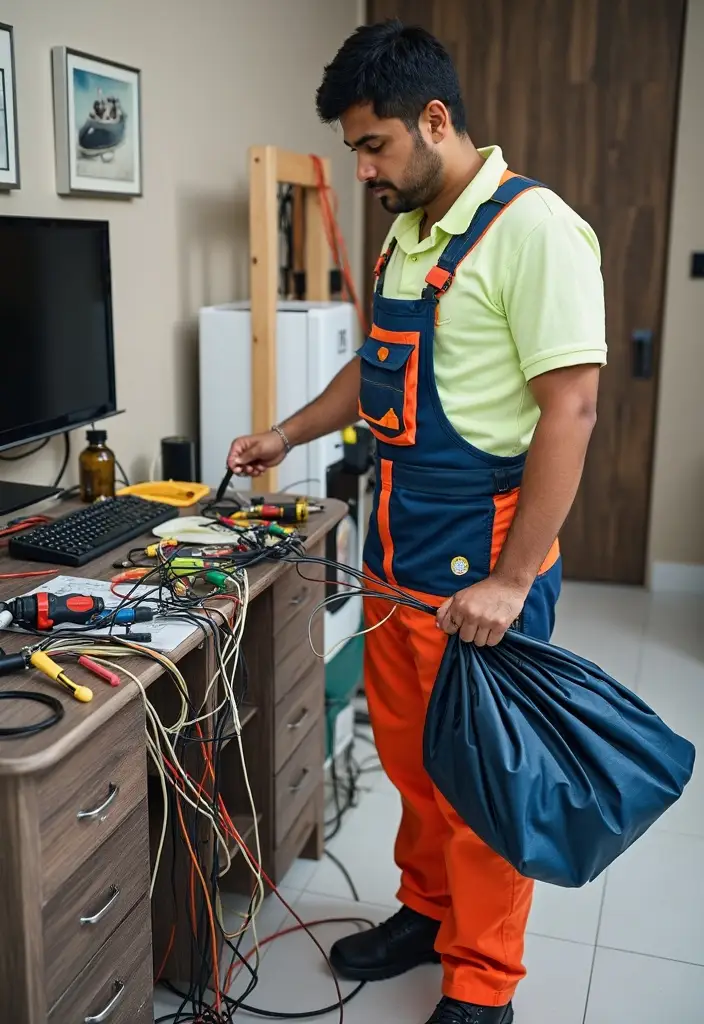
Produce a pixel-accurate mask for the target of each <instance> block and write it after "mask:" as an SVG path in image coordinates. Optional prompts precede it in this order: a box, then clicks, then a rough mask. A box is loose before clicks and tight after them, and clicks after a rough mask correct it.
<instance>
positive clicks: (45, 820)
mask: <svg viewBox="0 0 704 1024" xmlns="http://www.w3.org/2000/svg"><path fill="white" fill-rule="evenodd" d="M37 789H38V803H39V823H40V825H39V827H40V841H41V851H42V864H43V869H44V870H43V875H44V892H43V896H44V902H46V901H47V900H48V899H49V898H50V897H51V896H53V895H54V893H55V892H56V891H57V889H58V888H59V886H60V885H61V884H62V882H65V881H66V879H67V878H69V876H70V875H72V874H73V872H74V871H75V870H76V869H77V868H78V867H79V866H80V865H81V864H83V863H84V862H85V861H86V860H87V859H88V857H90V855H91V854H92V853H93V852H94V851H95V850H96V849H97V848H98V847H99V846H100V845H101V844H102V843H103V842H105V840H106V839H107V838H108V836H110V835H112V833H113V832H114V831H115V829H116V828H117V826H118V825H119V824H120V823H121V822H123V821H124V820H125V818H126V817H127V815H128V814H129V813H130V811H132V810H134V808H135V807H136V806H137V804H138V803H140V801H142V800H143V799H144V798H145V797H146V795H147V755H146V749H145V741H144V707H143V705H142V702H141V700H138V699H135V700H133V701H131V702H130V703H129V704H128V705H127V706H126V707H125V708H123V709H122V710H121V711H120V712H119V714H117V715H115V717H114V718H112V719H111V720H110V721H109V722H106V724H105V725H104V726H103V728H102V729H101V730H100V731H99V732H97V733H96V734H95V736H93V737H92V738H91V739H90V740H88V742H86V743H83V744H81V746H80V747H78V749H77V750H76V751H75V752H74V753H72V754H69V755H68V757H66V758H64V760H63V761H61V762H60V763H59V764H58V765H56V767H54V768H52V769H51V770H50V771H49V772H46V773H45V774H44V775H43V776H42V777H41V779H40V780H39V783H38V787H37Z"/></svg>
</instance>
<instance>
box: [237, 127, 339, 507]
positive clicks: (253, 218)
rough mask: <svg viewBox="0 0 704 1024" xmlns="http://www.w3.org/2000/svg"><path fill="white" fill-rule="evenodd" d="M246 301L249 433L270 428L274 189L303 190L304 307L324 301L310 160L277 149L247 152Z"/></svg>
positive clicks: (270, 481)
mask: <svg viewBox="0 0 704 1024" xmlns="http://www.w3.org/2000/svg"><path fill="white" fill-rule="evenodd" d="M321 164H322V172H323V180H324V183H325V184H326V185H330V181H331V178H330V160H329V159H327V158H321ZM249 172H250V174H249V181H250V187H249V237H250V273H251V276H250V296H251V300H250V301H251V311H252V431H253V433H255V434H257V433H261V432H264V431H266V430H269V428H270V427H271V425H272V423H274V422H276V384H277V382H276V311H277V305H278V301H279V294H278V292H279V288H278V283H279V214H278V186H279V185H280V184H288V185H294V186H297V187H298V188H300V189H302V190H303V205H304V214H305V248H304V257H305V260H304V262H305V280H306V299H307V300H308V301H309V302H328V301H329V299H330V249H329V245H328V240H327V235H326V233H325V226H324V221H323V211H322V204H321V201H320V193H319V191H318V188H317V181H316V174H315V166H314V163H313V159H312V157H311V156H309V155H307V154H304V153H293V152H290V151H288V150H285V149H279V148H278V147H277V146H252V147H251V148H250V151H249ZM257 486H258V488H260V489H261V490H262V491H274V490H276V470H269V471H267V472H266V473H265V474H264V475H263V476H262V477H260V478H259V479H258V482H257Z"/></svg>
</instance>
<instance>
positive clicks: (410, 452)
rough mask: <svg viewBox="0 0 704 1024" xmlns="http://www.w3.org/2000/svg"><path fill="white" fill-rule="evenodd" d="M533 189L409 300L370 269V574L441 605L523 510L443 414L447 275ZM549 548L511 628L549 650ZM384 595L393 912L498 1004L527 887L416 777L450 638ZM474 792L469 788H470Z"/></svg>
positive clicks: (373, 665) (381, 669) (519, 945)
mask: <svg viewBox="0 0 704 1024" xmlns="http://www.w3.org/2000/svg"><path fill="white" fill-rule="evenodd" d="M536 186H537V182H533V181H530V180H528V179H526V178H521V177H518V176H516V175H512V174H510V172H507V173H506V174H505V175H504V178H503V179H502V182H501V184H500V185H499V188H498V189H497V191H496V192H495V193H494V195H493V196H492V198H491V199H490V200H489V201H488V202H485V203H483V204H482V205H481V206H480V207H479V209H478V210H477V212H476V214H475V216H474V218H473V220H472V222H471V224H470V226H469V228H468V229H467V231H466V232H465V233H464V234H462V235H456V236H453V238H452V239H451V240H450V241H449V243H448V244H447V246H446V248H445V249H444V251H443V253H442V256H441V258H440V259H439V261H438V263H437V265H436V266H435V267H433V269H432V270H431V271H430V273H429V274H428V275H427V278H426V288H425V289H424V291H423V294H422V295H421V296H420V297H419V298H418V299H413V300H407V299H391V298H385V297H384V295H383V285H384V275H385V272H386V267H387V265H388V262H389V259H390V258H391V255H392V253H393V249H394V245H395V240H394V241H392V243H391V245H390V247H389V249H388V250H387V251H386V252H385V253H384V254H383V256H382V257H381V258H380V260H379V262H378V264H377V270H376V274H377V284H376V289H375V294H374V311H373V326H372V329H371V334H370V336H369V337H368V338H367V339H366V341H365V342H364V344H363V345H362V347H361V349H360V350H359V353H358V355H359V356H360V370H361V384H360V400H359V407H360V415H361V416H362V418H363V419H364V420H365V421H366V422H367V423H368V424H369V426H370V428H371V430H372V431H373V433H374V435H375V437H376V441H377V479H376V488H375V494H374V505H373V510H372V515H371V520H370V524H369V532H368V535H367V540H366V546H365V564H366V569H367V571H368V572H369V573H370V574H371V575H373V576H374V577H375V578H376V579H377V581H378V585H379V586H380V587H382V588H383V583H384V582H388V583H390V584H393V585H395V586H398V587H400V588H402V589H404V590H408V591H411V592H413V593H415V594H417V595H418V596H420V597H421V598H423V599H424V600H425V601H426V602H429V603H432V604H433V605H435V606H439V605H440V604H441V603H442V601H444V600H445V599H446V598H447V597H449V596H451V595H452V594H454V593H456V592H457V591H458V590H461V589H464V588H465V587H468V586H470V585H471V584H473V583H476V582H478V581H479V580H482V579H484V578H486V577H487V576H488V575H489V574H490V572H491V571H492V569H493V568H494V565H495V564H496V561H497V559H498V556H499V554H500V552H501V547H502V545H503V542H504V540H505V538H506V535H507V533H508V530H509V527H510V525H511V521H512V518H513V515H514V513H515V509H516V504H517V501H518V495H519V489H520V483H521V477H522V473H523V467H524V464H525V454H522V455H518V456H516V457H512V458H504V457H497V456H494V455H490V454H488V453H487V452H483V451H480V450H479V449H477V448H475V447H474V446H473V445H471V444H470V443H469V442H467V441H466V440H465V439H464V438H463V437H462V436H461V435H460V434H459V433H458V432H457V431H456V430H455V429H454V427H453V426H452V424H451V423H450V421H449V420H448V418H447V416H446V415H445V413H444V411H443V408H442V405H441V402H440V398H439V395H438V390H437V387H436V383H435V372H434V362H433V347H434V338H435V324H436V322H437V319H438V310H439V308H440V306H441V304H442V297H443V295H444V294H445V293H446V292H447V290H448V289H449V288H450V287H451V286H452V282H453V278H454V275H455V271H456V269H457V266H458V265H459V263H460V262H461V261H462V260H463V259H465V258H466V257H467V256H468V255H469V254H470V253H471V251H472V249H473V248H474V246H475V245H477V244H478V243H480V242H481V239H482V237H483V235H484V234H485V232H486V231H488V230H490V229H491V228H492V226H493V225H495V223H496V220H497V218H498V217H500V215H501V213H502V212H503V211H504V210H505V209H506V207H507V206H508V205H509V204H510V203H512V202H513V201H515V200H516V199H518V198H519V197H520V195H521V194H522V193H523V192H524V191H526V190H527V189H529V188H534V187H536ZM560 581H561V566H560V556H559V547H558V544H557V541H556V542H555V544H554V545H553V548H552V550H551V552H550V554H549V556H548V558H547V560H546V562H545V564H544V565H543V567H542V569H541V572H540V574H539V576H538V578H537V579H536V581H535V583H534V585H533V587H532V589H531V591H530V594H529V596H528V599H527V601H526V604H525V608H524V610H523V612H522V614H521V617H520V620H519V622H518V624H517V625H518V628H520V629H522V630H524V631H525V632H526V633H529V634H531V635H533V636H536V637H541V638H544V639H548V638H549V637H550V634H551V633H552V628H553V624H554V611H555V603H556V601H557V598H558V595H559V591H560ZM392 608H393V599H389V600H388V601H387V600H386V599H385V598H383V599H376V598H375V599H367V600H366V602H365V626H366V627H367V628H369V627H373V626H376V625H377V624H378V623H380V622H381V621H382V620H383V619H385V618H386V617H387V616H389V618H388V620H387V621H386V622H384V623H383V625H381V626H380V627H379V628H377V629H372V630H371V632H369V633H367V635H366V645H365V689H366V694H367V698H368V702H369V711H370V716H371V720H372V725H373V728H374V734H375V739H376V743H377V746H378V750H379V755H380V758H381V761H382V764H383V766H384V769H385V770H386V772H387V774H388V776H389V778H390V779H391V781H392V782H393V783H394V785H395V786H396V787H397V788H398V790H399V791H400V793H401V798H402V804H403V816H402V821H401V826H400V829H399V833H398V838H397V841H396V861H397V864H398V866H399V867H400V869H401V887H400V890H399V893H398V898H399V900H400V901H401V902H402V903H403V904H405V905H406V906H408V907H410V908H412V909H413V910H415V911H417V912H419V913H421V914H425V915H426V916H428V917H431V918H433V919H435V920H438V921H440V922H441V927H440V932H439V934H438V940H437V947H436V948H437V950H438V952H439V953H440V954H441V956H442V961H443V965H444V972H445V982H444V992H445V994H446V995H448V996H450V997H452V998H454V999H459V1000H462V1001H465V1002H473V1003H478V1004H479V1005H485V1006H501V1005H504V1004H505V1003H508V1002H509V1001H510V1000H511V998H512V996H513V992H514V989H515V987H516V985H517V983H518V982H519V981H520V979H521V978H522V977H523V975H524V973H525V971H524V968H523V966H522V959H523V942H524V933H525V928H526V923H527V919H528V913H529V910H530V904H531V897H532V887H533V883H532V882H531V881H530V880H528V879H526V878H523V877H522V876H520V875H519V874H518V873H517V872H516V871H515V870H514V869H513V868H512V867H511V866H510V865H509V864H508V863H507V862H506V861H504V860H503V859H502V858H501V857H499V856H498V855H497V854H495V853H493V851H491V850H490V849H489V848H488V847H487V846H486V845H485V844H484V843H483V842H481V840H480V839H478V838H477V837H476V836H475V835H474V834H473V833H472V832H471V831H470V830H469V829H468V828H467V826H466V825H465V824H464V823H463V822H461V821H460V819H459V817H458V816H457V815H456V814H455V813H454V811H453V810H452V808H451V807H450V806H449V805H448V804H447V803H446V802H445V801H444V800H443V798H442V797H441V796H440V794H439V793H438V792H437V791H436V790H435V789H434V787H433V785H432V783H431V782H430V779H429V777H428V776H427V775H426V773H425V771H424V769H423V744H422V739H423V725H424V721H425V711H426V707H427V702H428V698H429V695H430V692H431V689H432V686H433V683H434V681H435V676H436V673H437V670H438V667H439V664H440V661H441V658H442V654H443V651H444V648H445V644H446V642H447V636H446V634H444V633H443V632H442V631H441V630H439V629H438V627H437V625H436V622H435V619H434V618H433V616H430V615H428V614H427V613H424V612H421V611H417V610H415V609H411V608H408V607H405V606H400V605H399V606H397V607H396V610H395V611H394V612H393V614H391V615H389V613H390V612H391V610H392ZM467 784H468V785H471V780H468V781H467Z"/></svg>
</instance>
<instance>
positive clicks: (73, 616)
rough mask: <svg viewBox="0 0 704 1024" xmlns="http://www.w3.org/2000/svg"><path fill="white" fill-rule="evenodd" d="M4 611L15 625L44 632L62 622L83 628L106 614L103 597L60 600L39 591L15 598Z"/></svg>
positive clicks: (67, 597) (81, 595) (79, 597)
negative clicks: (103, 613)
mask: <svg viewBox="0 0 704 1024" xmlns="http://www.w3.org/2000/svg"><path fill="white" fill-rule="evenodd" d="M7 610H8V611H9V612H10V614H11V615H12V621H13V623H14V625H15V626H20V627H21V628H23V629H37V630H39V631H40V632H45V631H46V630H49V629H53V627H54V626H63V625H64V624H65V623H68V624H71V625H74V626H84V625H85V624H86V623H87V622H90V621H91V619H93V618H95V617H96V616H98V615H99V614H100V613H101V612H103V611H105V602H104V601H103V599H102V597H89V596H88V595H87V594H66V595H65V597H59V596H58V595H56V594H48V593H46V591H41V592H40V593H38V594H27V595H26V596H25V597H16V598H15V599H14V601H8V602H7Z"/></svg>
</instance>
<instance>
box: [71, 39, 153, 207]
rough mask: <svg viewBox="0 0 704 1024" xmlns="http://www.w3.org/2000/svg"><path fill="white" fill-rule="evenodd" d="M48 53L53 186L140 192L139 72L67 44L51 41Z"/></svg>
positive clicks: (128, 194) (113, 194)
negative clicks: (53, 163) (54, 156)
mask: <svg viewBox="0 0 704 1024" xmlns="http://www.w3.org/2000/svg"><path fill="white" fill-rule="evenodd" d="M51 58H52V72H53V81H54V134H55V144H56V191H57V192H58V194H59V195H62V196H74V195H76V196H89V195H93V196H102V197H104V198H135V197H138V196H141V195H142V90H141V72H140V71H139V70H138V69H137V68H132V67H129V66H128V65H126V64H118V63H116V62H115V61H111V60H105V59H103V58H101V57H94V56H92V55H91V54H88V53H82V52H81V51H80V50H72V49H71V48H70V47H67V46H54V47H53V48H52V51H51Z"/></svg>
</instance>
